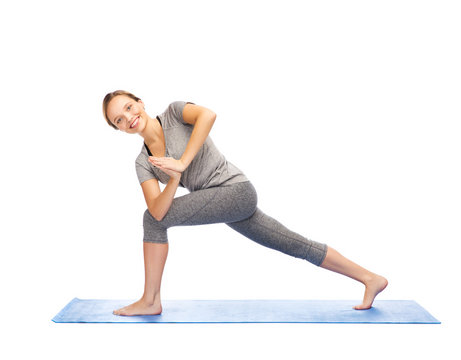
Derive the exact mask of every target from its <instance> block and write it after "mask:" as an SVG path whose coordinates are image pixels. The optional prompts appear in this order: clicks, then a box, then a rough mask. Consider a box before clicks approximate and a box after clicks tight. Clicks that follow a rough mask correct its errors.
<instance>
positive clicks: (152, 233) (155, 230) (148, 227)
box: [143, 210, 168, 243]
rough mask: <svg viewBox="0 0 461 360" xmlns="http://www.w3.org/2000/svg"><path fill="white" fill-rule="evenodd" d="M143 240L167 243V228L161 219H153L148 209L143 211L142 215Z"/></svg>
mask: <svg viewBox="0 0 461 360" xmlns="http://www.w3.org/2000/svg"><path fill="white" fill-rule="evenodd" d="M143 227H144V242H154V243H167V242H168V237H167V228H166V227H165V226H164V225H163V224H162V222H161V221H158V220H157V219H155V218H154V217H153V216H152V215H151V213H150V212H149V210H146V211H145V212H144V217H143Z"/></svg>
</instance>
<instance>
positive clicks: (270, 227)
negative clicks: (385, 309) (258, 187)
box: [227, 208, 387, 310]
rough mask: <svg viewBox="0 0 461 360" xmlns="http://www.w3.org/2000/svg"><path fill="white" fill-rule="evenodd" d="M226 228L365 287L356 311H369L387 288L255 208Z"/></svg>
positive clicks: (379, 279) (382, 281)
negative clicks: (249, 214) (248, 214)
mask: <svg viewBox="0 0 461 360" xmlns="http://www.w3.org/2000/svg"><path fill="white" fill-rule="evenodd" d="M227 225H229V226H230V227H231V228H233V229H234V230H236V231H238V232H239V233H241V234H242V235H244V236H246V237H247V238H249V239H251V240H253V241H255V242H257V243H258V244H261V245H263V246H266V247H269V248H271V249H274V250H278V251H280V252H283V253H285V254H287V255H291V256H294V257H297V258H301V259H304V260H307V261H309V262H311V263H312V264H314V265H317V266H320V267H322V268H324V269H328V270H331V271H335V272H337V273H340V274H343V275H346V276H348V277H350V278H352V279H355V280H357V281H360V282H361V283H363V284H364V285H365V295H364V298H363V302H362V304H361V305H358V306H356V307H355V309H356V310H365V309H369V308H370V307H371V305H372V304H373V300H374V298H375V297H376V295H377V294H378V293H380V292H381V291H383V290H384V289H385V287H386V286H387V280H386V279H385V278H383V277H382V276H379V275H376V274H373V273H372V272H370V271H368V270H366V269H364V268H362V267H361V266H359V265H357V264H355V263H353V262H352V261H350V260H348V259H346V258H345V257H344V256H342V255H341V254H340V253H338V252H337V251H336V250H334V249H332V248H330V247H328V246H327V245H326V244H322V243H318V242H316V241H313V240H309V239H307V238H305V237H304V236H302V235H300V234H298V233H295V232H293V231H291V230H289V229H287V228H286V227H285V226H284V225H283V224H281V223H279V222H278V221H277V220H275V219H273V218H272V217H270V216H268V215H266V214H265V213H263V212H262V211H261V210H260V209H259V208H257V209H256V211H255V212H254V213H253V215H252V216H250V217H249V218H248V219H245V220H241V221H237V222H233V223H228V224H227Z"/></svg>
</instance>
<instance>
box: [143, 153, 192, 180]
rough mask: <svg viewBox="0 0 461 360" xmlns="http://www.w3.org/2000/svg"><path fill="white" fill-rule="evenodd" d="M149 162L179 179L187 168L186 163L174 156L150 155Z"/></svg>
mask: <svg viewBox="0 0 461 360" xmlns="http://www.w3.org/2000/svg"><path fill="white" fill-rule="evenodd" d="M149 162H150V163H151V164H152V165H154V166H155V167H158V168H159V169H160V170H162V171H163V172H164V173H165V174H167V175H169V176H170V177H174V178H177V179H179V178H181V173H182V172H183V171H184V170H186V165H185V164H184V163H183V162H182V161H181V160H176V159H174V158H172V157H155V156H149Z"/></svg>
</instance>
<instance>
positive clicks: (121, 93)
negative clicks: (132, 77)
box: [102, 90, 141, 130]
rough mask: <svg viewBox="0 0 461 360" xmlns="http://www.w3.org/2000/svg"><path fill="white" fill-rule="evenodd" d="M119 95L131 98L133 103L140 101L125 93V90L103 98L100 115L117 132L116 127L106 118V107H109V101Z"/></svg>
mask: <svg viewBox="0 0 461 360" xmlns="http://www.w3.org/2000/svg"><path fill="white" fill-rule="evenodd" d="M119 95H125V96H128V97H129V98H132V99H133V100H135V101H139V100H141V99H140V98H138V97H137V96H135V95H133V94H132V93H130V92H128V91H125V90H115V91H112V92H110V93H108V94H107V95H106V96H105V97H104V100H103V101H102V113H103V115H104V118H105V119H106V121H107V123H108V124H109V125H110V126H112V127H113V128H114V129H115V130H118V127H117V126H115V125H114V124H112V122H111V121H110V120H109V118H108V116H107V107H108V106H109V103H110V101H111V100H112V99H113V98H114V97H116V96H119Z"/></svg>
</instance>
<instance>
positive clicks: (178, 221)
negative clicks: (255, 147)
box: [144, 181, 327, 266]
mask: <svg viewBox="0 0 461 360" xmlns="http://www.w3.org/2000/svg"><path fill="white" fill-rule="evenodd" d="M257 201H258V199H257V195H256V190H255V188H254V187H253V185H252V184H251V182H249V181H246V182H241V183H236V184H231V185H224V186H218V187H211V188H208V189H204V190H197V191H193V192H191V193H189V194H187V195H184V196H179V197H177V198H175V199H173V202H172V204H171V207H170V209H169V210H168V212H167V214H166V215H165V217H164V218H163V219H162V220H161V221H158V220H156V219H155V218H154V217H153V216H152V215H151V214H150V213H149V211H148V210H146V212H145V213H144V242H150V243H167V242H168V236H167V229H168V228H169V227H172V226H181V225H183V226H184V225H202V224H216V223H226V224H227V225H228V226H230V227H231V228H232V229H234V230H236V231H238V232H239V233H240V234H242V235H244V236H246V237H247V238H249V239H251V240H253V241H255V242H257V243H258V244H261V245H263V246H267V247H269V248H271V249H274V250H278V251H281V252H283V253H285V254H288V255H291V256H294V257H297V258H301V259H305V260H307V261H309V262H311V263H312V264H314V265H317V266H319V265H321V264H322V262H323V260H324V258H325V256H326V252H327V245H325V244H321V243H318V242H315V241H312V240H309V239H307V238H305V237H303V236H301V235H299V234H297V233H295V232H293V231H290V230H288V229H287V228H286V227H285V226H283V225H282V224H280V223H279V222H278V221H276V220H274V219H273V218H271V217H270V216H267V215H266V214H264V213H263V212H262V211H261V210H259V208H258V207H257V206H256V205H257Z"/></svg>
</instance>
